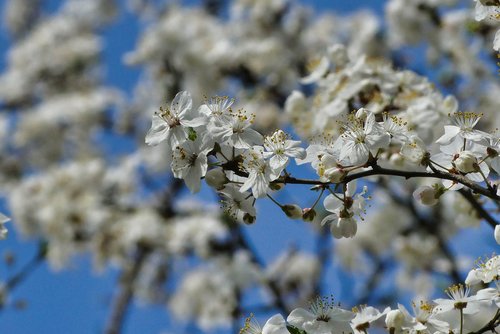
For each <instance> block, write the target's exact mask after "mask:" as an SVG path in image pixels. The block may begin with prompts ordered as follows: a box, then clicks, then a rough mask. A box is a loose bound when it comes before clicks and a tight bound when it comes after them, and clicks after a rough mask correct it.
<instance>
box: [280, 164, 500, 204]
mask: <svg viewBox="0 0 500 334" xmlns="http://www.w3.org/2000/svg"><path fill="white" fill-rule="evenodd" d="M376 175H389V176H400V177H404V178H405V179H410V178H423V177H428V178H434V179H441V180H450V181H454V182H457V183H460V184H462V185H464V186H466V187H468V188H469V189H471V190H472V191H473V192H475V193H478V194H481V195H484V196H486V197H489V198H491V199H493V200H495V201H500V196H497V194H496V193H495V192H493V191H491V190H490V189H487V188H483V187H481V186H480V185H478V184H476V183H475V182H473V181H471V180H469V179H467V178H466V177H464V176H462V175H458V174H451V173H446V172H442V171H440V170H435V171H433V172H417V171H403V170H397V169H389V168H382V167H379V166H373V167H372V169H370V170H367V171H364V172H359V173H354V174H350V175H347V176H346V177H345V178H344V179H343V180H342V181H341V182H339V183H348V182H351V181H354V180H357V179H361V178H363V177H368V176H376ZM272 183H284V184H307V185H323V186H328V185H332V184H335V183H333V182H322V181H319V180H309V179H298V178H295V177H292V176H289V175H285V176H282V177H280V178H278V179H276V180H274V181H272Z"/></svg>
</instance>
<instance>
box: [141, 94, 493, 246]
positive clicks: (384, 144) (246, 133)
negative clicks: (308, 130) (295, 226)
mask: <svg viewBox="0 0 500 334" xmlns="http://www.w3.org/2000/svg"><path fill="white" fill-rule="evenodd" d="M233 104H234V100H233V99H229V98H228V97H220V96H216V97H213V98H211V99H209V100H208V101H207V102H206V103H205V104H203V105H201V106H200V107H199V108H193V106H192V99H191V96H190V94H189V93H188V92H186V91H183V92H180V93H178V94H177V95H176V96H175V98H174V99H173V101H172V102H171V104H170V106H169V107H166V108H161V109H160V112H158V113H155V115H154V116H153V120H152V126H151V129H150V131H149V132H148V134H147V136H146V143H147V144H149V145H157V144H159V143H160V142H162V141H166V142H167V143H168V145H169V146H168V147H169V148H170V151H171V154H172V162H171V168H172V172H173V174H174V176H175V177H177V178H180V179H183V180H184V181H185V182H186V185H187V186H188V188H189V189H190V190H191V192H197V191H199V190H200V186H201V185H200V183H201V179H202V178H205V179H206V182H207V184H208V185H209V186H211V187H213V188H214V189H215V190H216V191H217V192H219V194H220V196H221V197H222V198H223V203H224V206H225V208H226V209H227V212H228V214H229V215H230V216H232V217H235V218H239V219H240V221H244V222H246V223H251V222H253V221H254V220H255V215H256V212H255V208H254V203H255V201H256V199H259V198H263V197H266V196H267V197H269V198H270V199H271V200H272V201H273V202H274V203H276V204H277V205H278V206H279V207H280V208H281V209H282V210H283V211H284V212H285V213H286V215H287V216H289V217H291V218H303V219H305V220H308V219H312V218H314V215H315V211H314V206H315V205H316V203H317V202H318V201H319V200H320V199H321V198H322V195H323V193H324V192H325V191H326V190H328V192H330V194H328V196H326V197H325V199H324V207H325V209H326V210H327V211H328V212H330V213H331V214H330V215H327V216H326V217H324V219H323V220H322V222H321V224H322V225H323V224H326V223H329V225H330V230H331V233H332V234H333V236H335V237H336V238H342V237H353V236H354V235H355V234H356V231H357V222H356V219H358V220H359V219H361V220H362V219H363V214H364V211H365V205H366V204H365V203H366V199H367V197H366V196H365V195H366V193H367V192H368V188H367V186H365V187H364V188H363V191H362V192H360V193H357V194H356V182H355V180H356V178H358V176H359V175H360V176H361V177H362V176H363V173H366V172H369V171H372V172H373V175H376V174H377V172H379V173H380V174H384V173H385V174H386V175H387V174H389V175H390V174H391V173H392V174H393V175H396V176H397V175H398V174H397V172H398V171H401V172H407V173H411V172H412V171H414V172H419V173H421V174H418V175H417V176H419V177H433V178H442V182H441V183H434V184H433V185H432V186H427V185H425V186H421V187H419V188H417V189H416V190H415V192H414V194H413V195H414V198H415V200H416V201H418V202H420V203H421V204H423V205H429V206H432V205H436V204H437V203H438V201H439V198H440V197H441V196H443V195H444V193H445V192H447V191H450V190H451V191H453V190H460V189H462V188H463V187H464V186H469V187H470V188H473V187H474V186H477V187H481V185H482V184H483V183H484V184H486V186H487V188H486V191H487V192H488V191H489V192H490V193H489V197H490V198H492V199H494V200H496V199H497V198H498V196H499V194H500V192H499V191H498V190H497V187H496V185H494V184H493V181H492V180H490V179H489V178H488V176H489V174H490V170H493V171H494V172H496V173H497V174H500V156H499V153H498V152H499V150H500V144H499V143H500V137H497V136H496V135H495V134H489V133H486V132H483V131H481V130H478V129H476V128H475V127H476V125H477V123H478V121H479V120H480V118H481V115H480V114H475V113H472V112H453V113H450V114H449V115H448V119H449V123H450V124H449V125H444V129H443V132H444V133H443V134H442V135H441V136H440V137H439V138H438V139H437V140H436V141H435V143H432V142H431V143H430V144H426V143H425V141H424V139H422V138H421V137H422V136H419V132H418V131H417V129H415V127H413V126H410V122H409V117H408V114H407V113H406V112H405V111H400V110H396V112H395V113H394V114H390V113H389V112H379V113H375V112H372V111H370V110H368V109H366V108H360V109H358V110H357V111H356V112H353V113H348V114H347V115H346V116H345V117H342V111H341V112H340V113H337V114H339V116H338V117H336V118H335V117H334V116H333V115H332V116H331V118H332V120H335V121H336V122H337V124H336V126H337V129H332V130H330V131H325V132H323V133H322V134H321V135H319V136H317V137H316V138H315V139H314V141H313V142H312V143H311V145H310V146H308V147H307V148H303V147H301V142H300V141H296V140H292V139H290V136H289V135H287V134H286V133H285V132H284V131H283V130H277V131H275V132H274V133H272V134H270V135H267V136H264V135H262V134H260V133H259V132H257V131H256V130H254V129H253V128H252V123H253V115H249V114H248V113H247V112H246V111H245V110H243V109H238V110H235V109H233V107H232V106H233ZM448 104H450V103H448ZM451 105H452V106H454V108H455V109H456V106H457V104H456V103H453V104H451ZM410 117H411V116H410ZM377 118H378V119H379V120H377ZM335 130H337V132H335ZM433 130H434V129H433ZM426 140H427V141H429V138H426ZM437 150H439V151H438V152H433V151H437ZM291 160H295V162H296V163H297V164H298V165H302V164H310V165H311V166H312V167H313V168H314V170H315V171H316V173H317V175H318V180H317V181H311V180H309V181H301V180H300V179H296V178H294V177H292V176H291V175H290V174H289V173H288V172H287V171H286V167H287V166H288V164H289V163H290V161H291ZM209 165H210V166H211V167H212V168H211V169H209ZM384 165H389V166H391V167H394V168H398V169H387V168H384V167H383V166H384ZM382 171H383V172H382ZM408 175H409V176H411V174H408ZM400 176H401V175H400ZM403 176H404V175H403ZM350 178H351V179H352V180H349V179H350ZM290 183H299V184H300V183H306V184H313V185H314V184H315V185H316V190H318V189H321V192H320V195H319V197H318V200H317V201H316V202H315V204H314V205H313V207H312V208H306V209H305V210H302V208H300V207H299V206H297V205H296V204H284V205H283V204H280V203H278V202H277V201H276V200H275V199H273V198H272V196H271V193H272V192H273V191H276V190H279V189H280V188H282V187H283V186H287V185H288V184H290ZM331 186H332V187H333V186H334V189H332V188H331ZM339 186H343V189H342V191H340V192H335V190H337V189H338V188H339ZM356 217H357V218H356Z"/></svg>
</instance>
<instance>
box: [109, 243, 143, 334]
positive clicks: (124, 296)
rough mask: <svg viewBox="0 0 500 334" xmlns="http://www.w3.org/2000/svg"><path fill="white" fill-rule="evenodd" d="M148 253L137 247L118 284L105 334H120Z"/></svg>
mask: <svg viewBox="0 0 500 334" xmlns="http://www.w3.org/2000/svg"><path fill="white" fill-rule="evenodd" d="M148 253H149V251H148V250H147V248H145V247H141V246H139V247H138V249H137V252H136V254H135V259H134V262H133V264H132V265H131V266H130V267H128V268H126V269H125V270H124V271H123V272H122V274H121V276H120V282H119V284H120V285H119V290H118V294H117V295H116V298H115V300H114V302H113V307H112V313H111V316H110V317H109V319H108V323H107V325H106V329H105V331H104V332H105V333H107V334H118V333H121V331H122V327H123V319H125V316H126V314H127V311H128V309H129V306H130V302H131V301H132V298H133V296H134V283H135V281H136V279H137V276H138V275H139V273H140V271H141V268H142V265H143V264H144V260H145V259H146V258H147V255H148Z"/></svg>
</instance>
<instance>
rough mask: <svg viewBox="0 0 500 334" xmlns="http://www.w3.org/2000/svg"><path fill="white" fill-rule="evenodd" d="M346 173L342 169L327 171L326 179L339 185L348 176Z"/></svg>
mask: <svg viewBox="0 0 500 334" xmlns="http://www.w3.org/2000/svg"><path fill="white" fill-rule="evenodd" d="M346 174H347V173H346V172H345V171H344V170H343V169H342V168H338V167H333V168H329V169H327V170H325V174H324V175H325V177H326V178H327V179H328V181H330V182H333V183H339V182H340V181H342V180H343V179H344V177H345V176H346Z"/></svg>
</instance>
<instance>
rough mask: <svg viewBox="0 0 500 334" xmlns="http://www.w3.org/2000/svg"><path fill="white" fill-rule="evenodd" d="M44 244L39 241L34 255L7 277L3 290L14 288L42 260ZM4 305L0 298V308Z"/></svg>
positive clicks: (7, 290)
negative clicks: (12, 274) (17, 270)
mask: <svg viewBox="0 0 500 334" xmlns="http://www.w3.org/2000/svg"><path fill="white" fill-rule="evenodd" d="M46 250H47V248H46V244H45V243H41V244H40V245H39V246H38V250H37V253H36V254H35V256H34V257H33V258H32V259H31V260H30V261H29V262H28V263H26V264H25V265H24V266H23V267H22V268H21V270H19V272H17V273H16V274H15V275H14V276H12V277H11V278H9V279H8V280H7V282H5V285H4V291H5V292H6V293H7V294H8V293H9V292H10V291H11V290H13V289H14V288H16V287H17V286H18V285H19V284H20V283H21V282H23V281H24V280H25V279H26V278H28V276H29V275H30V274H31V273H32V272H33V271H34V270H35V269H36V268H37V267H38V266H39V265H40V264H41V263H42V262H43V260H44V259H45V254H46ZM3 307H4V301H3V300H0V309H1V308H3Z"/></svg>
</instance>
